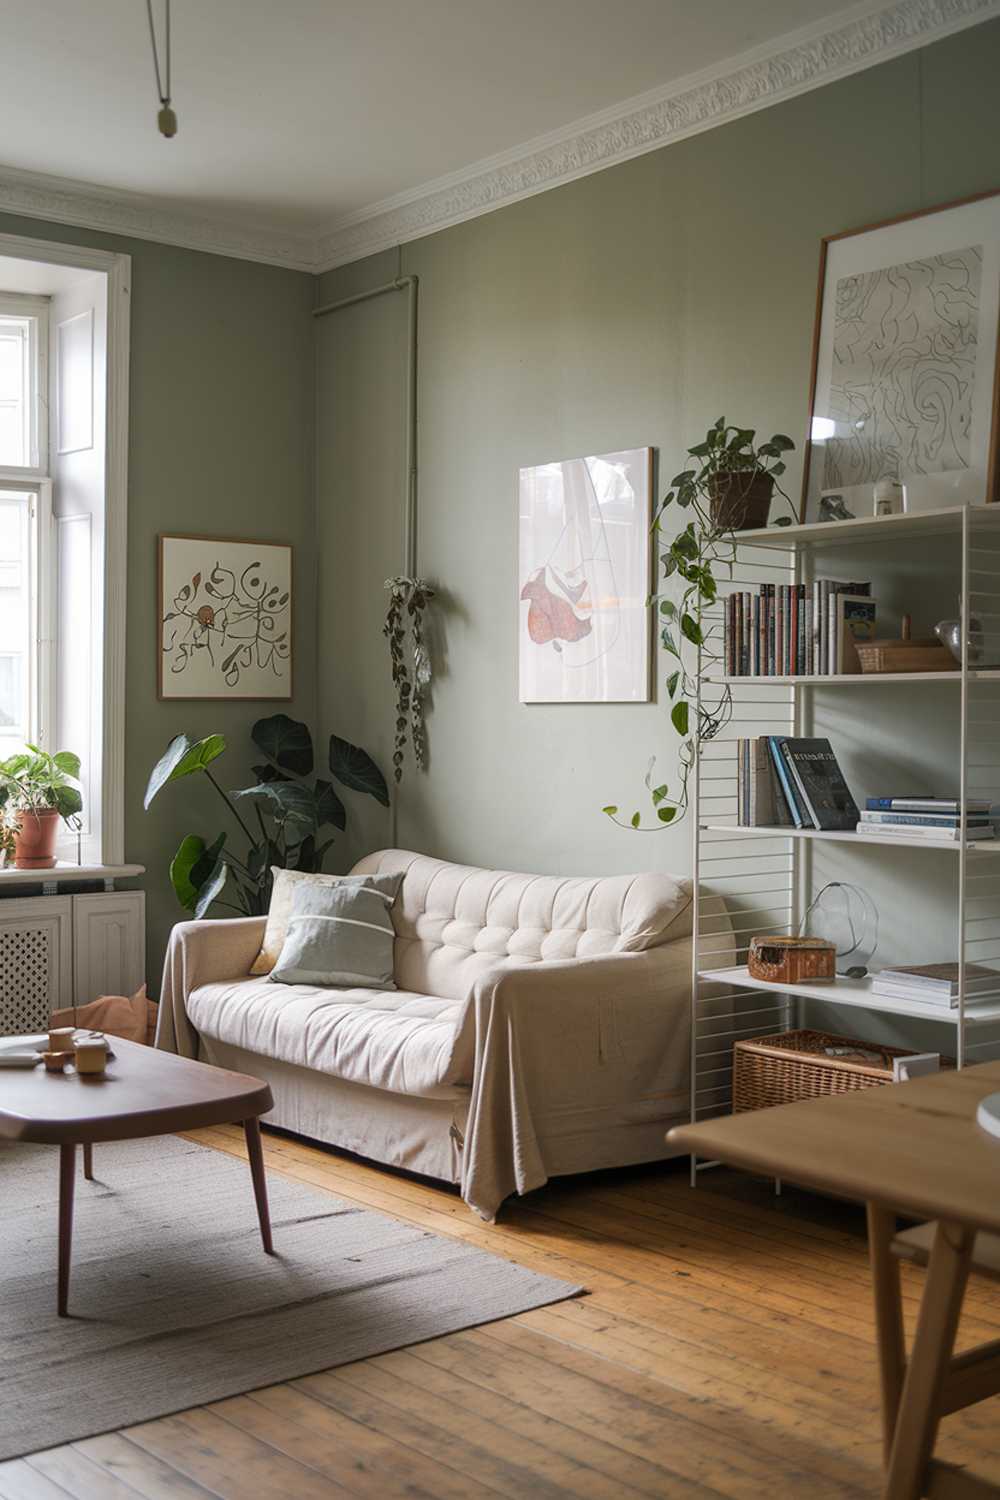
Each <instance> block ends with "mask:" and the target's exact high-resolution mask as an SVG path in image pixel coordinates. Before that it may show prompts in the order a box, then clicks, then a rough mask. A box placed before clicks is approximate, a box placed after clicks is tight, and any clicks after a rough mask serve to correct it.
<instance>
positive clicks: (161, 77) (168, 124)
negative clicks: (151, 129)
mask: <svg viewBox="0 0 1000 1500" xmlns="http://www.w3.org/2000/svg"><path fill="white" fill-rule="evenodd" d="M163 10H164V41H163V72H162V74H161V72H160V54H159V50H158V48H157V45H156V27H155V25H154V24H153V0H146V14H147V15H148V16H149V40H150V43H151V45H152V48H153V72H154V73H155V74H156V92H157V95H158V97H159V100H160V110H159V113H158V114H157V116H156V123H157V126H158V127H159V131H160V134H161V135H163V136H166V138H167V140H168V141H169V140H171V139H172V137H173V136H175V135H176V134H177V116H176V114H175V113H174V109H173V105H172V104H171V103H170V0H163ZM164 81H165V82H166V88H164Z"/></svg>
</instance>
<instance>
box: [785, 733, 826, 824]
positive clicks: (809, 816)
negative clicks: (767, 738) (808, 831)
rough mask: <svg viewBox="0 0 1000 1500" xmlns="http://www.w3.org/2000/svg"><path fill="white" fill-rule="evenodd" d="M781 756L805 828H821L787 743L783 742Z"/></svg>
mask: <svg viewBox="0 0 1000 1500" xmlns="http://www.w3.org/2000/svg"><path fill="white" fill-rule="evenodd" d="M781 754H782V757H783V759H784V762H785V765H786V766H787V767H788V770H789V772H790V774H791V778H792V787H793V789H794V791H795V795H796V797H797V798H798V803H799V809H800V811H801V813H802V822H803V826H806V827H808V826H809V825H810V824H811V825H812V827H813V828H818V827H819V826H820V824H819V818H817V816H816V812H815V809H814V808H813V805H812V802H811V800H810V798H809V793H808V792H807V791H806V787H805V782H804V781H803V780H802V777H801V775H800V774H799V768H798V766H797V765H796V764H795V761H794V760H793V759H792V756H791V754H790V752H789V749H788V744H787V741H784V740H783V741H782V743H781Z"/></svg>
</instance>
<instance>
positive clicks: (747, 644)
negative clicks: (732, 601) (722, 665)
mask: <svg viewBox="0 0 1000 1500" xmlns="http://www.w3.org/2000/svg"><path fill="white" fill-rule="evenodd" d="M740 598H741V600H742V603H743V675H744V677H749V675H750V673H751V672H752V671H753V667H752V666H751V663H750V650H751V639H752V637H751V635H750V595H749V594H742V595H741V596H740Z"/></svg>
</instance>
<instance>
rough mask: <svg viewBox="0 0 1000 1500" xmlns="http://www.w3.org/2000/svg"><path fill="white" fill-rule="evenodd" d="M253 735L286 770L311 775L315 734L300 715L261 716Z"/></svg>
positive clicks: (301, 774) (276, 762)
mask: <svg viewBox="0 0 1000 1500" xmlns="http://www.w3.org/2000/svg"><path fill="white" fill-rule="evenodd" d="M250 738H251V739H252V740H253V742H254V744H255V745H257V746H259V747H260V749H261V750H263V752H264V754H265V755H267V756H269V757H270V759H271V760H273V761H274V762H275V764H276V765H279V766H280V767H281V769H282V770H283V771H291V772H292V773H293V774H294V775H295V776H308V775H309V774H310V772H311V771H312V768H313V742H312V735H311V734H310V733H309V730H308V728H307V727H306V725H305V724H300V723H299V722H298V720H297V719H290V718H289V717H288V715H287V714H272V715H271V717H270V718H268V719H258V720H257V722H256V724H255V725H254V726H253V728H252V729H251V731H250Z"/></svg>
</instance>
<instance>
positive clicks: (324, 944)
mask: <svg viewBox="0 0 1000 1500" xmlns="http://www.w3.org/2000/svg"><path fill="white" fill-rule="evenodd" d="M391 905H392V896H391V895H389V894H388V893H387V892H386V891H379V890H376V889H375V887H374V885H373V884H372V885H370V884H369V883H368V882H367V880H364V879H363V880H362V882H361V884H359V885H355V884H352V883H351V882H350V881H348V880H342V881H340V883H339V884H338V885H334V886H317V885H300V886H299V888H298V890H297V891H296V892H295V897H294V899H293V901H292V915H291V916H290V917H289V919H288V933H287V935H286V937H285V941H284V943H283V945H282V949H281V952H280V953H279V954H278V962H277V963H276V964H275V966H274V968H273V969H272V970H271V974H270V979H271V983H272V984H311V985H317V984H318V985H323V986H335V987H337V988H339V989H354V988H357V986H359V985H362V986H364V988H365V989H373V990H394V989H395V988H396V986H395V984H394V983H393V978H392V950H393V942H394V937H395V934H394V932H393V926H392V921H391V919H390V917H389V907H390V906H391Z"/></svg>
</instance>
